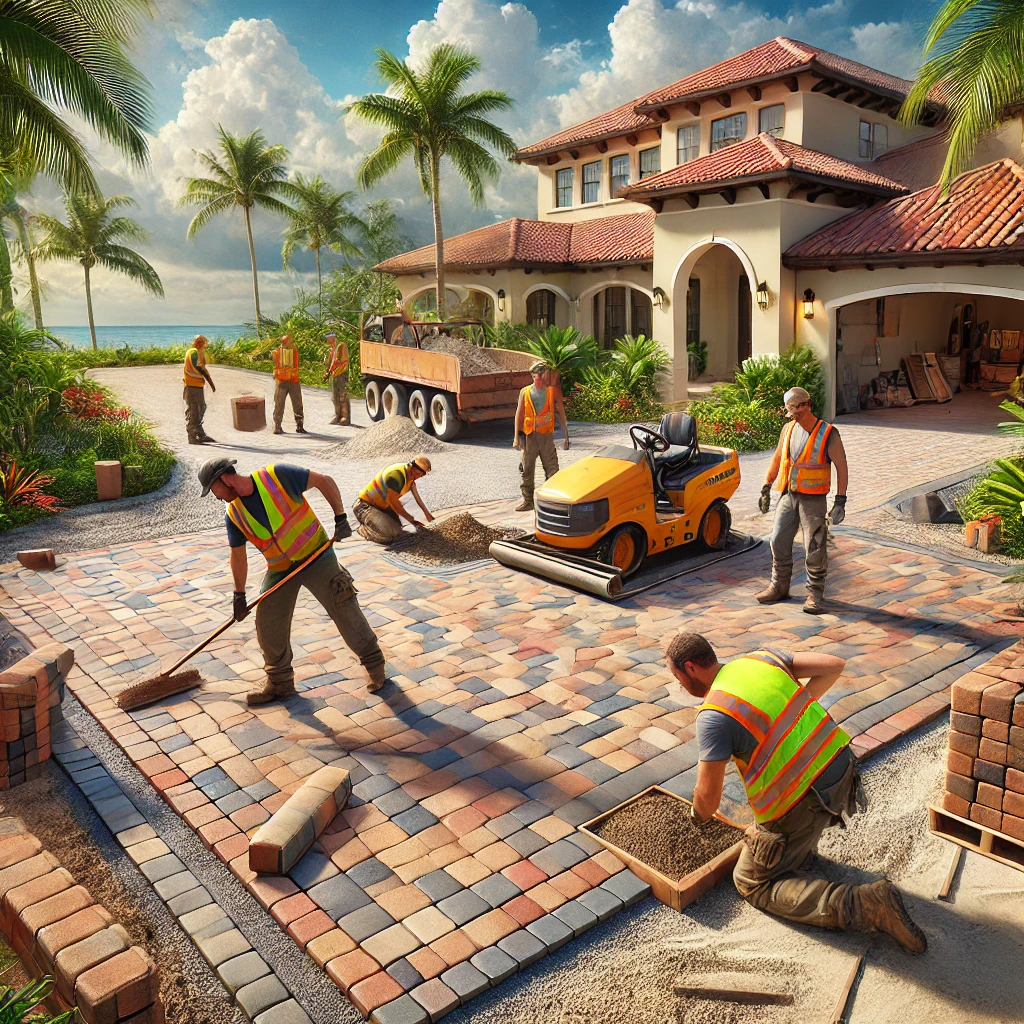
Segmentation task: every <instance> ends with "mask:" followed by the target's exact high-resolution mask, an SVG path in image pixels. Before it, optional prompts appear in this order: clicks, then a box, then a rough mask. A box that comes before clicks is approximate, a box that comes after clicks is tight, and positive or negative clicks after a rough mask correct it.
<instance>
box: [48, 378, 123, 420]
mask: <svg viewBox="0 0 1024 1024" xmlns="http://www.w3.org/2000/svg"><path fill="white" fill-rule="evenodd" d="M61 399H62V404H63V405H64V408H65V410H66V411H67V412H68V414H69V415H71V416H75V417H77V418H78V419H82V420H107V421H116V420H126V419H128V417H129V416H131V414H132V411H131V409H128V408H125V407H124V406H116V405H112V404H111V403H110V399H109V398H108V397H107V394H106V392H105V391H103V389H102V388H98V387H90V385H89V384H88V383H86V384H80V385H75V386H74V387H70V388H65V389H64V391H63V392H62V393H61Z"/></svg>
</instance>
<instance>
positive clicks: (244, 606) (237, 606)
mask: <svg viewBox="0 0 1024 1024" xmlns="http://www.w3.org/2000/svg"><path fill="white" fill-rule="evenodd" d="M231 610H232V612H233V613H234V616H235V622H241V621H242V619H244V618H245V617H246V615H248V614H249V605H248V603H247V602H246V600H245V591H244V590H236V591H235V596H234V600H233V602H232V605H231Z"/></svg>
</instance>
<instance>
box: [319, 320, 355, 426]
mask: <svg viewBox="0 0 1024 1024" xmlns="http://www.w3.org/2000/svg"><path fill="white" fill-rule="evenodd" d="M324 340H325V341H326V342H327V343H328V344H329V345H330V346H331V351H330V353H329V354H328V358H327V371H326V372H325V373H324V379H325V380H326V379H327V378H328V377H330V379H331V397H332V398H333V399H334V419H333V420H331V423H332V425H335V426H342V427H347V426H349V424H351V422H352V418H351V411H350V409H349V404H348V345H346V344H345V342H343V341H338V336H337V335H336V334H335V333H334V331H331V333H330V334H325V335H324Z"/></svg>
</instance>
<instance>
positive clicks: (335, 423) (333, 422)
mask: <svg viewBox="0 0 1024 1024" xmlns="http://www.w3.org/2000/svg"><path fill="white" fill-rule="evenodd" d="M328 422H329V423H330V424H331V426H332V427H340V426H341V420H340V419H338V417H337V416H335V417H334V419H333V420H329V421H328Z"/></svg>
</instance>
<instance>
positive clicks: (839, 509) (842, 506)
mask: <svg viewBox="0 0 1024 1024" xmlns="http://www.w3.org/2000/svg"><path fill="white" fill-rule="evenodd" d="M845 518H846V495H845V494H837V495H836V498H835V501H833V502H832V511H831V512H829V514H828V521H829V522H830V523H831V524H832V525H833V526H838V525H839V524H840V523H841V522H842V521H843V520H844V519H845Z"/></svg>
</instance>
